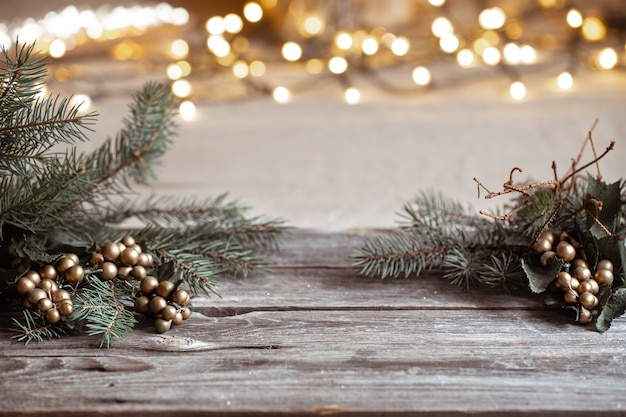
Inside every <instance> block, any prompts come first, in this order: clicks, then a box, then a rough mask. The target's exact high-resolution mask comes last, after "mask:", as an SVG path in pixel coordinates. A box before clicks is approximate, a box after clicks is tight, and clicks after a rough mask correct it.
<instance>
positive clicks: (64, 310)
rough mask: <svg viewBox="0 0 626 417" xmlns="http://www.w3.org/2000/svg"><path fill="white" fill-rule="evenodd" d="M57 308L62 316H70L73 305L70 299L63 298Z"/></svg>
mask: <svg viewBox="0 0 626 417" xmlns="http://www.w3.org/2000/svg"><path fill="white" fill-rule="evenodd" d="M57 310H58V311H59V313H60V314H61V315H62V316H63V317H67V316H71V315H72V313H73V312H74V305H73V304H72V301H71V300H63V301H62V302H61V304H59V305H58V306H57Z"/></svg>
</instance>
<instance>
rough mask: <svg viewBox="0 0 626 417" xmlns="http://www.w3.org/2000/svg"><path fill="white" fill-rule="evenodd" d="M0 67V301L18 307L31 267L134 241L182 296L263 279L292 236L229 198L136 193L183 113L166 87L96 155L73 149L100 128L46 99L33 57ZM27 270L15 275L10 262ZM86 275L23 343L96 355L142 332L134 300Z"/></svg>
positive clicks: (121, 285)
mask: <svg viewBox="0 0 626 417" xmlns="http://www.w3.org/2000/svg"><path fill="white" fill-rule="evenodd" d="M2 54H3V55H4V60H3V65H2V67H1V68H0V80H1V81H2V83H1V84H0V279H1V280H2V282H0V297H2V301H3V303H4V304H3V305H4V306H5V307H14V306H16V305H18V302H19V300H17V297H16V296H15V292H14V291H12V286H13V284H14V283H15V282H16V280H17V279H18V278H19V277H20V276H21V275H22V274H23V273H24V272H25V271H26V269H27V268H33V269H36V268H38V267H41V266H42V265H44V264H46V263H52V262H54V261H55V260H56V259H58V258H59V256H61V254H63V253H66V252H73V253H76V254H78V255H79V257H80V258H81V260H82V262H86V260H87V259H88V258H89V255H90V253H91V252H92V251H93V250H94V249H96V248H98V247H100V246H101V245H104V244H105V243H107V242H111V241H116V240H118V239H119V238H121V236H123V235H124V234H127V233H129V231H125V230H122V229H121V225H122V224H125V222H128V221H129V220H131V219H132V220H134V221H139V222H140V224H141V225H142V226H139V228H138V230H133V231H131V232H130V233H132V234H133V235H135V236H136V238H137V241H138V242H139V243H140V245H141V246H142V248H143V249H145V250H146V251H148V252H150V253H152V254H153V256H154V258H155V260H156V266H155V271H154V274H155V275H156V276H157V278H158V279H159V280H161V281H162V280H170V281H173V282H176V283H178V284H181V283H182V284H184V285H186V286H187V287H188V288H189V289H190V291H191V293H192V295H194V294H197V293H203V294H209V293H215V292H216V288H215V282H216V280H217V279H218V278H220V277H225V276H242V277H245V276H247V275H248V274H249V273H250V272H253V271H262V270H263V259H262V258H261V256H260V255H259V254H258V250H259V249H262V248H272V247H275V246H276V245H277V242H278V239H279V238H280V236H281V235H282V233H283V232H284V230H285V228H284V226H283V224H282V221H280V220H273V219H262V218H257V217H249V216H247V215H246V211H247V209H246V208H245V207H243V206H242V205H240V204H239V203H237V202H233V201H227V198H226V195H225V194H224V195H220V196H218V197H216V198H205V199H186V198H178V199H174V198H168V197H162V196H159V197H158V198H157V197H156V196H153V197H149V198H147V199H144V200H141V201H138V200H137V199H136V197H135V194H136V192H135V187H136V186H137V185H138V184H149V183H150V181H151V180H152V179H153V178H154V177H155V176H156V172H155V167H157V166H158V164H159V162H160V160H161V158H162V157H163V155H164V154H165V153H166V152H167V150H168V148H169V146H170V145H171V138H172V136H173V135H174V134H175V132H176V116H177V103H176V101H175V100H174V98H173V97H172V96H171V94H170V92H169V89H168V88H167V87H166V86H165V85H162V84H158V83H147V84H145V85H144V87H143V88H142V89H141V90H140V91H138V92H137V93H136V94H135V95H134V96H133V98H132V102H131V104H130V106H129V116H128V117H127V118H126V119H125V120H123V122H122V128H121V129H120V131H119V133H118V134H117V135H116V136H115V137H114V138H111V139H108V140H106V141H105V142H104V143H103V144H101V145H100V146H97V147H94V150H93V151H91V152H85V153H78V152H76V150H75V149H76V148H75V146H73V145H75V144H76V142H77V141H87V137H86V135H85V133H86V131H88V130H89V126H90V125H91V124H93V123H94V122H95V116H96V115H95V114H94V113H89V114H86V115H83V114H80V113H79V109H78V107H76V106H70V104H69V103H70V100H69V99H62V98H59V97H48V98H38V93H39V87H40V86H41V85H42V84H43V82H44V79H45V76H46V62H45V61H44V60H42V59H40V58H39V57H38V55H37V54H35V53H34V51H33V47H32V45H31V46H25V45H19V44H18V45H17V46H16V49H15V51H14V53H11V52H10V51H6V50H4V51H2ZM18 258H19V259H21V260H22V261H21V263H19V264H18V265H17V266H16V265H13V263H12V261H13V260H14V259H18ZM97 273H98V271H97V270H93V271H87V278H85V279H84V280H83V281H82V282H81V283H80V284H68V283H64V282H60V285H62V286H65V289H67V290H69V291H70V292H72V294H73V299H74V303H75V304H74V305H75V309H74V313H73V314H72V315H71V316H69V317H63V318H62V320H61V321H60V322H59V323H57V324H55V325H51V324H50V323H48V322H46V320H45V319H44V318H43V316H42V315H40V314H39V313H38V312H36V311H29V310H24V318H23V320H22V321H19V320H17V319H16V320H15V326H16V327H15V330H17V332H18V336H17V338H18V339H19V340H22V341H24V342H26V343H28V342H29V341H33V340H41V339H44V338H48V337H56V336H60V335H62V334H65V333H68V332H73V331H77V330H85V331H86V332H87V333H88V334H91V335H95V336H98V337H99V338H100V346H107V347H108V346H109V345H110V344H111V342H112V340H114V339H117V338H122V337H124V336H125V335H126V334H128V332H129V331H130V330H131V329H132V328H133V326H134V325H135V322H136V320H135V318H134V316H133V313H131V312H130V311H127V309H128V307H129V306H130V305H131V304H132V302H133V300H134V298H135V297H136V293H135V290H134V287H133V285H130V284H129V283H128V282H127V281H124V280H121V279H118V278H116V279H114V280H112V281H106V282H105V281H102V280H100V279H99V278H98V275H97Z"/></svg>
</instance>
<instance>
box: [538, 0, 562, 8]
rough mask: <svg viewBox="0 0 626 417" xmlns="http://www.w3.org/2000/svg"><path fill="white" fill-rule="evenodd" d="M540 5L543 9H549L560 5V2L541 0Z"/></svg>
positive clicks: (557, 0) (556, 0)
mask: <svg viewBox="0 0 626 417" xmlns="http://www.w3.org/2000/svg"><path fill="white" fill-rule="evenodd" d="M539 4H541V7H543V8H546V9H549V8H551V7H556V6H557V5H558V4H559V0H539Z"/></svg>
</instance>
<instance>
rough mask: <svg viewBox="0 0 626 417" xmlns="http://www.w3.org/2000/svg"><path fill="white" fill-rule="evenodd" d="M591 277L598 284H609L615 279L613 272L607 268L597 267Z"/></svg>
mask: <svg viewBox="0 0 626 417" xmlns="http://www.w3.org/2000/svg"><path fill="white" fill-rule="evenodd" d="M593 277H594V279H595V280H596V281H597V282H598V284H600V285H611V284H613V280H614V279H615V277H614V276H613V272H611V271H610V270H608V269H598V270H597V271H596V273H595V274H593Z"/></svg>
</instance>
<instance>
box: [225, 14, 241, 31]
mask: <svg viewBox="0 0 626 417" xmlns="http://www.w3.org/2000/svg"><path fill="white" fill-rule="evenodd" d="M241 29H243V20H241V17H239V15H237V14H235V13H229V14H227V15H226V16H224V30H225V31H226V32H228V33H233V34H234V33H239V32H241Z"/></svg>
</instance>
